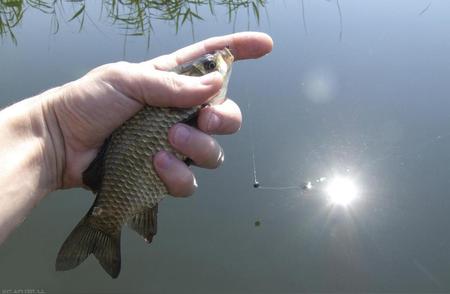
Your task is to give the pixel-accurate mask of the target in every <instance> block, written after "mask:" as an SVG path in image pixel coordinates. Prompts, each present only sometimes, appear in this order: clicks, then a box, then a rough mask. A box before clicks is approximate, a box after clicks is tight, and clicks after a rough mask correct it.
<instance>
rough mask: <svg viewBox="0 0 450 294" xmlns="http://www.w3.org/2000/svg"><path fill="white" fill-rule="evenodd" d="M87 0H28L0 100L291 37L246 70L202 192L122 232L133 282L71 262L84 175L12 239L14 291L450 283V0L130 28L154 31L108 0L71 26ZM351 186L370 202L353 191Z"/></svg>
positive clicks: (333, 4) (3, 267)
mask: <svg viewBox="0 0 450 294" xmlns="http://www.w3.org/2000/svg"><path fill="white" fill-rule="evenodd" d="M6 2H8V1H6ZM6 2H5V3H6ZM10 2H11V1H10ZM17 2H21V1H17ZM24 2H26V3H31V2H32V1H24ZM47 2H49V3H50V2H53V1H47ZM113 2H115V1H113ZM235 2H239V1H235ZM242 2H243V1H242ZM83 3H85V2H84V1H83V2H73V3H63V4H61V3H60V2H57V3H56V6H57V7H56V8H55V11H56V16H52V15H51V14H46V13H43V12H42V11H40V10H39V9H36V8H32V7H30V6H29V4H24V6H26V7H28V8H27V9H26V10H25V12H24V16H23V18H22V20H21V21H20V23H19V24H18V25H17V26H16V27H14V28H12V32H13V33H14V36H15V40H16V42H17V44H14V41H13V39H12V38H11V36H10V35H8V34H7V33H6V34H5V35H3V37H2V39H1V46H0V52H1V54H0V69H1V70H0V93H1V97H0V99H1V100H0V106H6V105H8V104H11V103H13V102H14V101H18V100H20V99H22V98H25V97H29V96H32V95H34V94H37V93H39V92H41V91H43V90H45V89H47V88H50V87H53V86H57V85H60V84H63V83H66V82H68V81H71V80H73V79H76V78H79V77H80V76H82V75H83V74H85V73H86V72H87V71H89V70H90V69H92V68H94V67H96V66H98V65H101V64H104V63H109V62H114V61H119V60H122V59H125V60H127V61H142V60H146V59H149V58H152V57H156V56H158V55H161V54H165V53H169V52H171V51H174V50H176V49H178V48H180V47H183V46H185V45H188V44H190V43H192V42H194V40H197V41H198V40H201V39H204V38H207V37H210V36H214V35H221V34H227V33H231V32H233V31H243V30H248V29H250V30H257V31H263V32H266V33H268V34H270V35H271V36H272V37H273V39H274V44H275V46H274V50H273V52H272V53H271V54H270V55H268V56H266V57H265V58H263V59H260V60H257V61H243V62H238V63H236V64H235V66H234V69H233V75H232V79H231V82H230V86H229V92H228V94H229V96H230V97H231V98H233V99H234V100H236V101H237V102H238V103H239V105H240V106H241V107H242V110H243V113H244V125H243V128H242V130H241V131H240V132H239V133H238V134H237V135H234V136H224V137H219V141H220V143H221V144H222V145H223V147H224V150H225V153H226V160H225V163H224V165H223V166H222V167H221V168H220V169H218V170H216V171H204V170H200V169H198V168H194V169H195V171H196V173H197V177H198V181H199V189H198V192H197V193H195V195H194V196H192V197H190V198H187V199H174V198H167V199H165V200H164V201H163V202H162V203H161V204H160V210H159V228H158V229H159V230H158V234H157V236H156V238H155V239H154V241H153V243H152V244H151V246H147V245H146V244H145V243H144V242H143V241H142V239H141V238H140V237H139V236H138V235H137V234H135V233H134V232H130V231H129V230H128V229H125V230H124V231H123V234H122V272H121V274H120V276H119V278H118V279H116V280H112V279H111V278H110V277H109V276H108V275H107V274H106V273H105V272H104V271H103V269H102V268H101V267H100V266H99V264H98V263H97V261H96V260H95V258H93V257H90V258H88V260H86V261H85V262H84V263H83V264H81V265H80V266H79V267H78V268H76V269H75V270H72V271H69V272H55V270H54V263H55V258H56V254H57V252H58V250H59V247H60V245H61V244H62V242H63V241H64V240H65V238H66V236H67V235H68V233H69V232H70V231H71V230H72V229H73V227H74V225H75V224H76V223H77V222H78V221H79V219H80V218H81V217H82V216H83V215H84V213H85V212H86V211H87V209H88V208H89V207H90V205H91V203H92V201H93V199H94V198H93V196H92V194H91V193H89V192H88V191H84V190H81V189H73V190H66V191H58V192H56V193H53V194H52V195H50V196H49V197H47V198H46V199H44V201H42V202H41V203H40V205H39V206H38V207H37V208H36V209H35V210H34V211H33V213H32V214H31V215H30V216H29V217H28V218H27V220H26V221H25V223H24V224H22V225H21V226H20V228H19V229H17V230H16V231H15V232H14V233H13V234H12V236H11V237H10V238H9V239H8V240H7V241H6V242H5V243H4V244H3V245H2V246H1V248H0V289H2V291H3V292H2V293H13V292H8V291H14V290H16V291H17V290H21V289H22V290H26V289H34V291H41V292H40V293H300V292H305V293H306V292H449V291H450V279H448V276H449V274H450V253H449V252H450V238H449V236H448V224H449V223H450V194H449V191H450V186H449V178H450V99H449V93H450V83H449V78H450V57H449V52H450V37H449V25H450V17H449V16H450V2H446V1H429V0H423V1H422V0H404V1H388V0H384V1H381V0H373V1H350V0H348V1H343V0H341V1H339V2H337V1H335V0H330V1H325V0H304V1H300V0H285V1H271V2H269V3H267V4H266V6H265V9H264V8H262V7H260V10H259V11H258V14H256V13H255V12H254V11H253V6H252V4H251V3H252V2H251V1H250V6H249V10H248V13H247V10H246V8H245V7H241V8H240V9H238V10H237V16H236V18H234V14H233V15H232V18H231V21H229V19H228V12H227V7H226V6H221V5H216V6H214V11H215V14H214V15H211V13H210V10H209V7H208V5H204V6H201V7H199V10H198V14H199V15H200V16H201V17H203V18H204V20H196V19H193V27H192V25H191V23H190V22H189V19H188V20H187V21H186V22H185V24H184V25H181V20H179V21H180V23H179V24H180V26H179V27H178V32H177V33H176V29H177V28H176V24H175V22H174V21H171V20H168V21H161V20H156V19H153V20H152V25H153V31H152V32H151V33H150V35H148V34H147V33H145V31H146V30H147V28H148V27H147V26H146V25H148V19H147V18H144V22H143V24H144V27H143V30H144V34H143V35H142V36H125V35H126V33H127V32H128V34H132V33H140V32H141V31H140V30H139V29H137V30H136V29H133V28H131V27H129V28H128V30H126V29H125V28H124V27H125V25H124V23H123V22H121V21H120V20H117V19H116V21H114V19H113V18H112V17H111V16H109V15H110V13H111V10H108V9H111V4H110V1H102V2H100V1H95V3H94V1H92V2H89V3H85V5H86V8H85V10H84V11H82V12H83V13H85V14H80V15H79V16H78V17H77V18H76V19H74V20H73V21H71V22H67V20H69V19H70V18H71V17H72V16H73V15H74V14H76V12H77V11H79V9H80V7H81V6H80V5H84V4H83ZM111 3H112V2H111ZM253 3H255V5H256V4H257V3H259V1H253ZM302 7H303V10H302ZM41 8H42V7H41ZM5 9H6V5H5V4H3V2H2V3H1V4H0V15H1V16H0V19H4V18H2V17H6V16H5V15H4V14H5ZM48 9H50V8H48ZM119 9H123V11H126V9H125V8H123V7H122V8H120V7H119ZM2 13H3V15H2ZM83 15H84V22H83V24H82V26H81V29H80V24H81V20H82V18H81V17H82V16H83ZM257 16H259V24H258V21H257ZM56 19H57V20H58V23H59V28H58V32H56V33H55V32H54V31H55V30H56V25H55V21H56ZM253 158H254V159H255V160H254V163H253ZM254 170H256V177H257V180H258V181H259V183H260V188H258V189H255V188H254V187H253V184H254V180H255V178H254ZM336 177H341V178H342V177H344V178H346V179H347V182H346V183H347V184H345V182H344V184H342V181H341V183H340V184H339V183H338V184H334V185H332V183H333V182H334V181H335V180H334V179H335V178H336ZM308 182H310V184H311V185H312V189H308V188H306V184H307V183H308ZM349 182H352V183H353V184H354V185H355V186H356V188H354V189H357V191H354V192H353V191H352V189H353V188H352V187H351V184H352V183H349ZM292 186H294V187H292ZM295 186H297V187H295ZM304 186H305V187H304ZM349 186H350V187H349ZM302 187H303V188H302ZM342 194H346V195H347V196H348V194H355V195H353V196H355V197H356V199H355V200H354V201H352V202H351V203H348V205H341V204H342V199H339V197H341V196H342ZM336 195H337V196H336ZM344 196H345V195H344ZM333 197H335V198H333ZM336 197H337V198H336ZM331 198H333V199H334V201H330V200H333V199H331ZM341 198H342V197H341ZM344 200H345V199H344ZM16 293H19V292H16ZM23 293H25V292H23ZM36 293H38V292H36Z"/></svg>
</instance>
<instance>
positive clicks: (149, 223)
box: [128, 204, 158, 243]
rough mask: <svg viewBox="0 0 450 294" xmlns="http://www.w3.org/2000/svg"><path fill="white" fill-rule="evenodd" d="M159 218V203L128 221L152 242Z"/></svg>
mask: <svg viewBox="0 0 450 294" xmlns="http://www.w3.org/2000/svg"><path fill="white" fill-rule="evenodd" d="M157 218H158V204H156V205H155V206H153V207H151V208H145V209H144V210H143V211H141V212H140V213H138V214H136V215H134V216H133V217H131V218H130V220H129V221H128V226H130V228H132V229H133V230H134V231H136V232H137V233H138V234H139V235H141V236H142V237H144V239H145V241H146V242H147V243H150V242H152V239H153V236H155V235H156V227H157Z"/></svg>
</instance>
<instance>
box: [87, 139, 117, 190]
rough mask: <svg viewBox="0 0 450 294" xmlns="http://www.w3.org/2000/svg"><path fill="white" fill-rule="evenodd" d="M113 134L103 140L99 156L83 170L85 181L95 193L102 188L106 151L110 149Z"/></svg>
mask: <svg viewBox="0 0 450 294" xmlns="http://www.w3.org/2000/svg"><path fill="white" fill-rule="evenodd" d="M110 141H111V136H109V137H108V138H107V139H106V140H105V142H103V145H102V147H101V148H100V151H99V152H98V153H97V156H96V157H95V158H94V160H92V162H91V164H89V166H88V168H87V169H86V170H85V171H84V172H83V183H84V184H85V185H86V186H88V187H89V188H90V189H91V190H92V191H93V192H94V193H97V192H98V191H99V190H100V187H101V185H102V178H103V166H104V158H105V154H106V151H107V150H108V146H109V142H110Z"/></svg>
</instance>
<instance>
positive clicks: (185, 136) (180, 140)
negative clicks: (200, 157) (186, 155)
mask: <svg viewBox="0 0 450 294" xmlns="http://www.w3.org/2000/svg"><path fill="white" fill-rule="evenodd" d="M190 135H191V132H190V131H189V129H188V128H187V127H185V126H183V125H181V124H179V125H177V126H176V129H175V134H174V138H173V141H174V142H173V143H174V144H175V145H176V146H177V147H182V146H184V145H185V144H186V143H187V141H188V140H189V136H190Z"/></svg>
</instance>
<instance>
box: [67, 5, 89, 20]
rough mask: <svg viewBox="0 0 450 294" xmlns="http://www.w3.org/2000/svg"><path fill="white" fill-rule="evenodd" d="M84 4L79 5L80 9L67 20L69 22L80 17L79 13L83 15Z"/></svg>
mask: <svg viewBox="0 0 450 294" xmlns="http://www.w3.org/2000/svg"><path fill="white" fill-rule="evenodd" d="M85 7H86V6H85V4H84V3H83V5H81V8H80V9H79V10H78V11H77V12H76V13H75V14H74V15H73V16H72V17H71V18H70V19H69V21H72V20H74V19H75V18H77V17H78V16H80V14H81V13H83V11H84V8H85Z"/></svg>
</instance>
